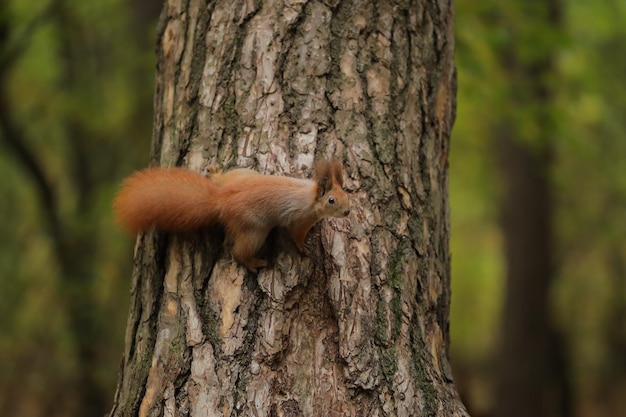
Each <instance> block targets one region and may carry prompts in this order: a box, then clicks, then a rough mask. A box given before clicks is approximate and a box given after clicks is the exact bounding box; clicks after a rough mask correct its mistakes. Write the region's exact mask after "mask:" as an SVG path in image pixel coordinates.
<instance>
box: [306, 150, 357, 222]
mask: <svg viewBox="0 0 626 417" xmlns="http://www.w3.org/2000/svg"><path fill="white" fill-rule="evenodd" d="M315 179H316V181H317V187H318V188H317V189H318V195H317V201H318V204H319V205H320V211H321V213H322V214H323V215H324V216H330V217H345V216H347V215H348V214H350V200H348V194H346V192H345V191H344V190H343V188H341V187H342V186H343V170H342V168H341V163H340V162H338V161H336V160H332V161H317V162H316V164H315Z"/></svg>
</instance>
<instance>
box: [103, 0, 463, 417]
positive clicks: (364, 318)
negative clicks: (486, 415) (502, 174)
mask: <svg viewBox="0 0 626 417" xmlns="http://www.w3.org/2000/svg"><path fill="white" fill-rule="evenodd" d="M453 48H454V38H453V8H452V4H451V3H450V2H448V1H443V0H442V1H435V0H423V1H397V2H391V1H375V0H370V1H359V2H351V1H343V2H339V1H336V0H335V1H332V0H329V1H325V2H318V1H293V2H283V1H272V0H266V1H262V2H259V1H257V2H254V1H251V0H241V1H238V0H235V1H232V0H231V1H216V2H207V1H200V0H198V1H193V0H192V1H189V2H181V1H176V0H172V1H170V2H169V3H168V4H167V5H166V7H165V10H164V12H163V14H162V18H161V24H160V30H159V43H158V72H157V86H156V98H155V107H156V108H155V128H154V135H153V161H154V163H155V164H158V165H165V166H171V165H186V166H189V167H190V168H191V169H194V170H197V171H201V170H204V169H205V168H206V167H207V166H208V165H218V166H221V167H224V168H230V167H233V166H247V167H252V168H255V169H257V170H259V171H261V172H263V173H271V174H279V175H295V176H302V177H308V176H310V175H311V167H312V163H313V160H314V158H315V157H329V156H336V157H337V158H339V159H341V160H342V161H343V163H344V169H345V172H344V177H345V184H344V188H345V189H346V190H347V191H348V192H349V193H350V197H351V205H352V212H351V214H350V216H349V217H348V218H345V219H332V220H324V221H322V222H320V224H318V225H317V226H316V227H314V228H313V229H312V231H311V232H310V233H309V236H308V239H307V242H308V246H309V249H310V251H311V256H310V257H308V258H307V257H303V256H301V255H300V254H299V253H298V252H297V250H296V249H295V247H294V245H293V244H292V243H291V242H290V240H289V238H288V237H287V235H286V233H285V232H284V231H280V230H279V231H276V232H275V233H272V234H271V235H270V238H269V240H268V242H267V244H266V248H265V249H264V250H265V251H266V255H267V257H268V258H269V259H270V260H271V263H272V266H271V267H269V268H266V269H262V270H261V271H260V272H259V273H258V274H252V273H249V272H247V271H246V270H245V269H244V268H243V267H241V266H239V265H237V264H236V263H234V261H232V260H231V257H230V255H229V254H228V251H227V250H224V249H223V247H222V241H221V238H222V237H221V236H218V235H217V234H216V233H213V232H214V231H213V230H208V231H200V232H198V233H194V234H190V235H175V234H172V235H165V234H156V233H148V234H143V235H140V236H139V238H138V240H137V245H136V252H135V270H134V274H133V281H132V291H131V297H132V300H131V308H130V312H129V318H128V327H127V333H126V347H125V352H124V359H123V362H122V368H121V373H120V378H119V383H118V389H117V393H116V396H115V404H114V407H113V410H112V412H111V416H131V415H132V416H134V415H140V416H157V415H167V416H183V415H192V416H235V415H237V416H240V415H242V416H464V415H467V414H466V412H465V409H464V407H463V405H462V404H461V402H460V401H459V399H458V395H457V393H456V390H455V387H454V384H453V382H452V376H451V372H450V368H449V364H448V346H449V334H448V313H449V303H450V268H449V267H450V254H449V249H448V239H449V232H450V230H449V219H448V217H449V213H448V195H447V193H448V191H447V152H448V145H449V135H450V129H451V126H452V121H453V118H454V114H453V112H454V97H455V77H454V66H453Z"/></svg>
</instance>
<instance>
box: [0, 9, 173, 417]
mask: <svg viewBox="0 0 626 417" xmlns="http://www.w3.org/2000/svg"><path fill="white" fill-rule="evenodd" d="M152 3H153V2H150V1H142V0H135V1H132V2H124V1H120V0H103V1H98V2H91V1H90V2H83V1H78V0H34V1H29V2H24V1H19V0H9V1H4V2H2V3H0V36H1V38H0V39H2V41H3V42H2V48H1V49H0V147H1V148H0V149H2V152H1V154H0V192H1V193H2V197H1V199H0V205H1V206H2V222H1V223H0V239H1V240H0V241H1V242H2V251H0V271H1V276H2V279H1V281H0V294H1V297H2V303H1V304H0V357H1V358H2V360H1V361H0V363H1V365H0V390H1V391H2V395H0V415H3V416H72V415H74V416H97V415H103V414H104V413H106V412H107V411H108V409H109V408H110V406H111V401H112V398H113V390H114V387H115V381H116V374H117V368H118V364H119V360H120V352H122V348H123V340H122V338H123V336H122V335H123V332H124V325H125V318H126V314H127V302H128V301H127V300H128V291H129V289H128V286H129V285H128V282H129V280H128V277H129V275H130V271H131V269H130V267H131V262H132V242H131V241H130V239H128V238H125V237H123V236H122V235H121V234H120V233H119V232H118V231H117V230H116V229H115V228H114V227H113V225H112V219H111V215H110V201H111V199H112V195H113V192H114V190H115V186H116V182H117V180H119V179H120V178H121V177H123V176H124V175H126V174H127V173H129V172H130V171H132V170H133V169H134V168H137V167H139V166H142V165H145V164H146V162H147V160H148V151H149V138H150V132H151V122H152V108H151V107H152V104H151V103H152V91H153V89H154V86H153V73H154V71H153V67H154V63H153V62H154V57H153V49H154V48H153V47H152V45H153V44H154V41H153V38H154V33H153V32H154V29H153V27H154V25H155V21H156V18H157V14H158V13H159V11H160V8H161V7H162V4H157V5H156V8H155V5H153V4H152ZM157 3H160V2H157Z"/></svg>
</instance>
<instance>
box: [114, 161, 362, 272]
mask: <svg viewBox="0 0 626 417" xmlns="http://www.w3.org/2000/svg"><path fill="white" fill-rule="evenodd" d="M315 168H316V174H315V178H314V180H305V179H297V178H289V177H280V176H274V175H261V174H259V173H257V172H255V171H252V170H248V169H238V170H233V171H229V172H226V173H215V174H213V175H212V177H211V178H212V179H208V178H206V177H203V176H202V175H200V174H197V173H194V172H192V171H189V170H186V169H182V168H170V169H160V168H151V169H146V170H144V171H140V172H137V173H135V174H134V175H132V176H131V177H129V178H127V179H126V180H125V181H124V182H123V185H122V189H121V190H120V192H119V194H118V195H117V197H116V199H115V201H114V203H113V208H114V211H115V217H116V220H117V222H118V223H119V224H120V225H121V226H122V227H123V228H124V229H126V230H127V231H129V232H131V233H137V232H140V231H146V230H149V229H152V228H154V229H156V230H165V231H190V230H194V229H198V228H201V227H204V226H207V225H210V224H212V223H219V224H221V225H222V226H224V229H225V231H226V238H227V240H230V241H232V243H233V256H234V257H235V259H237V261H239V262H240V263H242V264H244V265H245V266H246V267H248V268H249V269H251V270H256V269H257V268H260V267H264V266H267V261H265V260H263V259H258V258H256V257H255V254H256V252H257V251H258V250H259V249H260V248H261V246H262V245H263V243H264V242H265V239H266V238H267V235H268V233H269V232H270V230H271V229H273V228H274V227H276V226H281V227H285V228H286V229H287V230H288V231H289V234H290V236H291V237H292V239H293V240H294V242H295V244H296V246H297V247H298V249H300V250H301V251H306V249H305V246H304V240H305V237H306V235H307V233H308V231H309V230H310V229H311V227H313V225H314V224H315V223H317V221H319V220H320V219H322V218H323V217H327V216H332V217H343V216H347V215H348V213H349V211H350V210H349V201H348V196H347V195H346V193H345V191H343V189H342V188H341V185H342V182H343V179H342V170H341V164H339V163H338V162H335V161H331V162H325V161H322V162H318V163H317V164H316V166H315Z"/></svg>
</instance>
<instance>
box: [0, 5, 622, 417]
mask: <svg viewBox="0 0 626 417" xmlns="http://www.w3.org/2000/svg"><path fill="white" fill-rule="evenodd" d="M548 4H549V2H536V1H534V2H522V1H521V0H515V1H511V2H497V1H495V0H485V1H482V2H472V1H469V0H457V1H456V9H457V13H456V14H457V23H456V32H457V67H458V78H459V91H458V99H457V102H458V114H457V122H456V125H455V128H454V130H453V138H452V149H451V157H450V194H451V204H452V227H453V228H452V241H451V245H452V252H453V265H452V273H453V280H452V285H453V300H452V317H451V332H452V341H453V343H452V349H451V356H452V361H453V370H454V372H455V375H456V379H457V384H458V387H459V389H460V390H461V392H462V393H463V395H464V399H465V401H466V403H467V404H468V407H469V410H470V412H471V413H472V415H473V416H474V417H476V416H487V415H489V416H496V415H497V414H496V409H497V408H498V407H497V401H496V398H497V396H498V392H499V390H500V389H502V386H503V385H502V373H501V372H498V369H502V368H501V367H500V364H502V363H503V361H504V362H506V361H511V362H512V361H516V360H520V358H516V357H515V356H514V355H519V353H515V352H514V350H509V349H503V347H504V346H506V343H507V342H506V335H505V333H506V332H503V330H504V329H505V323H507V321H506V320H505V317H508V314H510V313H508V312H507V309H510V308H511V305H512V304H515V303H512V302H511V300H510V299H508V300H509V301H507V296H506V294H507V291H509V290H507V288H509V289H510V288H513V287H511V286H510V285H509V283H507V280H511V273H512V272H513V271H511V267H510V265H511V264H510V256H509V257H508V260H507V253H508V251H507V250H506V249H505V248H506V247H507V244H505V242H506V241H507V239H510V236H507V234H506V233H505V230H506V229H505V227H504V226H505V224H506V222H505V219H506V214H505V213H506V210H505V207H506V206H505V204H506V201H508V200H507V199H510V198H512V197H515V192H516V189H515V188H517V187H518V186H514V187H512V186H511V185H510V184H512V183H513V182H514V181H515V180H516V175H511V174H510V172H511V170H507V168H512V167H511V166H509V164H508V163H507V164H504V165H503V164H502V163H501V161H502V160H503V154H502V147H501V144H502V138H503V136H506V137H507V138H509V139H510V140H511V141H512V144H513V145H514V146H516V147H517V148H516V150H518V151H521V152H524V153H525V154H526V156H528V155H530V156H532V157H536V156H537V155H545V158H542V159H541V162H542V163H543V164H545V166H544V168H542V171H543V172H544V173H545V174H546V176H545V178H544V179H545V184H544V185H543V186H545V187H546V190H547V191H545V192H547V193H549V204H547V205H545V206H540V207H545V208H544V209H543V211H544V212H545V213H543V214H544V215H545V216H546V217H545V218H546V219H547V220H546V221H547V223H546V225H547V226H546V227H545V229H547V230H544V231H545V232H546V233H547V234H546V236H547V237H546V241H545V242H544V244H545V248H546V249H545V250H544V249H541V248H540V247H538V248H537V251H539V250H541V251H542V253H543V254H544V255H546V252H547V259H548V260H549V263H550V270H549V274H548V275H546V276H545V277H544V276H541V275H540V274H534V273H533V274H532V276H531V277H530V278H529V279H528V283H530V282H533V279H540V280H542V281H539V282H538V283H537V284H535V287H533V286H531V287H530V288H531V289H533V288H535V289H536V286H541V288H540V289H541V293H542V294H543V295H537V297H543V296H545V299H543V300H540V301H541V304H540V305H541V306H542V307H541V308H545V310H542V309H539V308H535V309H534V310H533V312H534V313H539V314H535V316H537V315H538V316H539V317H540V318H541V321H540V324H539V326H545V328H546V329H548V330H549V331H548V332H543V334H544V336H545V335H546V334H552V335H556V336H555V337H556V338H552V337H554V336H547V337H548V338H549V340H548V339H545V338H544V336H536V335H535V336H533V335H526V336H525V335H524V333H522V334H521V335H520V336H518V337H521V338H522V339H523V340H525V343H527V344H528V347H527V349H531V348H532V347H533V344H535V343H545V340H548V343H549V346H551V347H555V346H556V347H557V348H558V349H557V350H556V352H558V353H557V356H558V357H554V356H552V357H551V359H550V361H552V362H548V365H550V364H552V365H555V364H556V365H558V366H559V367H561V369H560V370H559V373H560V375H562V376H564V378H565V380H564V381H561V383H560V384H558V385H559V386H560V387H561V388H558V389H553V388H546V389H545V390H547V391H549V392H548V393H547V394H545V399H544V401H548V402H550V401H553V402H554V404H556V403H557V402H561V405H560V406H561V409H566V410H569V413H570V415H573V416H581V417H588V416H589V417H591V416H605V415H618V414H619V413H620V412H622V411H623V410H624V409H626V355H625V352H626V239H624V237H625V232H626V140H625V139H626V116H624V115H625V114H626V84H625V83H624V82H623V78H624V75H626V26H625V25H624V24H623V22H624V21H625V20H626V3H624V2H618V1H602V2H588V1H583V0H560V1H559V2H558V9H559V12H558V19H556V20H550V19H551V17H550V16H551V15H550V14H549V13H546V11H547V10H548V9H546V8H545V7H546V6H547V5H548ZM161 7H162V4H160V2H154V1H149V0H132V1H130V2H124V1H121V0H101V1H99V2H81V1H78V0H31V1H29V2H23V1H20V0H7V1H5V2H2V3H0V39H1V40H2V45H1V47H0V193H1V194H2V195H1V198H0V207H1V211H0V213H2V219H3V222H1V223H0V239H1V240H0V242H2V243H1V245H2V250H1V251H0V357H1V358H2V360H0V392H2V394H1V395H0V415H3V416H26V417H29V416H33V417H34V416H91V415H103V414H105V413H106V412H108V411H109V408H110V405H111V404H112V398H113V390H114V388H115V380H116V376H117V370H118V364H119V360H120V355H121V352H122V347H123V340H122V339H123V332H124V329H125V319H126V314H127V310H128V308H127V302H128V298H129V296H128V291H129V285H130V284H129V283H130V279H129V278H130V271H131V263H132V251H133V246H132V245H133V239H130V238H128V237H125V236H123V235H122V234H121V233H120V232H119V231H118V230H117V229H116V228H115V227H114V225H113V221H112V217H111V212H110V202H111V200H112V197H113V194H114V192H115V190H116V187H117V183H118V182H119V180H120V179H121V178H122V177H124V176H126V175H127V174H129V173H130V172H131V171H133V170H134V169H137V168H140V167H143V166H145V165H147V163H148V157H149V146H150V136H151V124H152V94H153V88H154V86H153V84H154V82H153V77H154V54H153V51H154V47H153V45H154V37H155V33H154V30H155V29H154V28H155V27H156V20H157V18H158V14H159V12H160V9H161ZM536 88H540V91H538V90H537V89H536ZM543 90H545V93H544V92H543ZM499 144H500V145H499ZM519 161H520V156H519V154H518V156H517V157H512V159H511V163H515V162H519ZM507 172H509V174H507ZM517 180H518V181H519V180H521V179H520V178H517ZM511 194H513V195H511ZM509 201H510V200H509ZM514 207H516V206H514ZM531 207H533V206H532V205H531ZM518 208H519V207H518ZM539 211H540V212H541V211H542V210H539ZM540 214H541V213H539V215H540ZM515 294H516V293H515V292H511V293H510V294H509V296H508V297H515ZM521 297H522V296H521V295H520V298H519V299H516V300H518V301H519V300H526V299H523V298H521ZM532 297H533V296H531V299H530V300H528V302H527V303H517V304H522V307H524V306H526V307H528V306H529V305H531V306H532V305H533V304H532V303H534V302H537V300H536V299H532ZM516 308H517V307H516ZM528 314H531V313H529V312H528V311H527V312H526V313H523V316H524V317H525V318H528V317H529V316H528ZM509 320H510V318H509ZM508 327H509V324H506V328H508ZM540 339H543V341H542V340H540ZM559 340H560V341H561V342H559ZM527 351H529V350H527ZM511 378H513V380H514V381H515V380H521V377H519V378H518V377H516V376H515V375H512V376H511ZM535 382H536V384H537V386H542V385H541V384H542V383H543V381H535ZM552 387H554V385H553V386H552ZM554 404H553V405H554Z"/></svg>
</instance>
